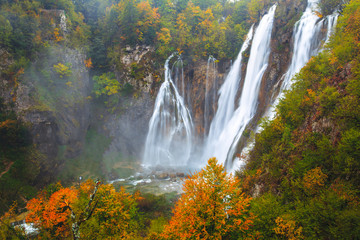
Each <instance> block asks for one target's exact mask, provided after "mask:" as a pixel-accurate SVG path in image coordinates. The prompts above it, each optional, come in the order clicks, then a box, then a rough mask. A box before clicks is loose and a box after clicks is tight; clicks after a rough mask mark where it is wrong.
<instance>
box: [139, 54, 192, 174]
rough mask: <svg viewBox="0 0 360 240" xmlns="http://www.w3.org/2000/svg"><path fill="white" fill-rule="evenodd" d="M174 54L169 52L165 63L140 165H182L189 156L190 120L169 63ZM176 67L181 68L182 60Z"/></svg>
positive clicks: (190, 141) (190, 144) (190, 140)
mask: <svg viewBox="0 0 360 240" xmlns="http://www.w3.org/2000/svg"><path fill="white" fill-rule="evenodd" d="M175 55H176V54H172V55H171V56H170V57H169V58H168V59H167V60H166V62H165V81H164V83H163V84H162V85H161V87H160V90H159V93H158V95H157V97H156V101H155V106H154V112H153V115H152V117H151V119H150V123H149V132H148V135H147V137H146V143H145V150H144V157H143V164H144V166H147V167H149V166H157V165H160V166H165V167H168V166H171V167H177V166H185V165H187V163H188V160H189V158H190V153H191V147H192V132H193V123H192V119H191V116H190V113H189V110H188V109H187V108H186V106H185V104H184V99H183V97H182V96H180V94H179V92H178V90H177V88H176V86H175V84H174V82H173V80H172V78H171V74H172V72H171V70H170V69H169V62H170V60H171V59H172V58H173V57H174V56H175ZM178 64H179V59H178ZM179 67H181V68H182V62H181V65H179ZM180 71H182V69H181V70H180ZM175 75H176V74H175ZM181 81H182V80H181ZM182 86H183V87H184V84H183V83H182Z"/></svg>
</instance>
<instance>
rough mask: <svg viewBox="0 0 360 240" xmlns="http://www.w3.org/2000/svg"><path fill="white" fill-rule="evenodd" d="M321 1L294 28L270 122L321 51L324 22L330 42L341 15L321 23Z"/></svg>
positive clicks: (313, 3) (312, 3) (311, 5)
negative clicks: (288, 59)
mask: <svg viewBox="0 0 360 240" xmlns="http://www.w3.org/2000/svg"><path fill="white" fill-rule="evenodd" d="M318 2H319V0H309V1H308V6H307V8H306V9H305V12H304V14H303V15H302V17H301V18H300V20H299V21H298V22H297V23H296V24H295V28H294V36H293V37H294V47H293V49H294V50H293V56H292V60H291V64H290V67H289V69H288V70H287V72H286V73H285V74H284V77H283V83H282V85H281V87H280V91H279V94H278V96H277V97H276V98H275V100H274V102H273V104H272V105H271V106H270V107H269V109H268V111H267V112H266V113H265V114H264V117H266V118H267V119H269V120H272V119H274V118H275V116H276V112H275V108H276V106H277V105H278V103H279V101H280V99H282V98H283V97H284V91H285V90H289V89H290V88H291V86H292V84H293V80H292V79H293V77H294V76H295V74H297V73H298V72H299V71H300V70H301V69H302V68H303V67H304V66H305V64H306V63H307V62H308V61H309V60H310V58H311V57H312V56H314V55H316V54H317V53H318V52H319V50H320V47H321V45H320V43H321V40H322V39H319V35H320V34H321V29H322V27H323V24H324V21H326V24H327V33H326V37H325V39H324V40H325V44H326V43H327V42H328V41H329V39H330V36H331V34H332V33H333V32H334V29H335V26H336V23H337V19H338V16H339V14H338V13H337V12H335V13H334V14H332V15H329V16H327V17H326V18H324V19H322V20H321V21H319V17H318V16H317V14H316V13H315V11H317V8H318V5H317V4H318ZM260 131H262V128H261V127H258V129H257V130H256V132H260ZM253 144H254V143H253V142H252V143H250V144H249V146H247V147H246V148H244V149H243V151H242V154H243V155H246V154H247V152H248V151H249V150H251V149H252V147H253ZM240 161H241V160H240V159H236V160H235V161H234V165H233V166H232V169H233V170H235V169H238V167H239V166H241V162H240Z"/></svg>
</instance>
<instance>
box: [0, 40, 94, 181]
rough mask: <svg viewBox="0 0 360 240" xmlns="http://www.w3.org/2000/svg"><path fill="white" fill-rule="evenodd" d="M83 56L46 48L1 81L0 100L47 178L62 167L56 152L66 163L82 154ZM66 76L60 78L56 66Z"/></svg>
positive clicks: (86, 89)
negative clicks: (20, 124) (21, 125)
mask: <svg viewBox="0 0 360 240" xmlns="http://www.w3.org/2000/svg"><path fill="white" fill-rule="evenodd" d="M84 60H85V55H84V54H82V53H81V52H79V51H77V50H73V49H69V48H67V47H64V46H54V47H50V48H49V49H48V51H46V52H44V53H41V54H40V55H39V58H38V59H37V61H35V62H33V63H32V64H31V66H30V67H29V68H28V69H27V70H25V72H24V74H22V75H20V76H19V77H18V80H17V83H16V84H15V85H14V83H13V81H14V80H13V79H6V78H2V79H1V84H2V86H1V89H2V91H0V94H1V95H0V96H1V97H2V98H3V99H4V100H5V102H6V103H8V105H12V106H13V109H14V110H15V112H16V113H17V116H18V118H20V119H22V120H23V121H24V122H25V123H27V124H28V126H29V128H30V132H31V134H32V139H33V143H34V144H35V146H36V147H37V149H38V150H39V151H40V153H42V154H43V155H44V158H43V159H44V162H42V163H41V166H42V167H41V171H42V172H41V174H42V175H44V176H48V177H50V176H52V175H53V174H54V173H55V172H56V171H57V169H58V167H59V166H60V165H61V164H62V162H61V161H60V159H59V156H58V155H59V147H60V146H64V147H65V152H64V155H65V156H66V157H68V158H72V157H75V156H77V155H79V154H80V153H81V150H82V145H83V143H84V139H85V134H86V131H87V128H88V126H89V120H90V103H89V100H88V96H89V95H90V85H89V84H90V81H89V80H90V79H89V72H88V69H86V67H85V64H84ZM59 63H61V64H65V65H67V66H69V69H70V72H69V73H68V74H67V75H66V76H60V75H59V73H58V72H57V71H56V70H55V67H54V66H55V65H57V64H59Z"/></svg>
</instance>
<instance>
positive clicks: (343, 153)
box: [0, 0, 360, 239]
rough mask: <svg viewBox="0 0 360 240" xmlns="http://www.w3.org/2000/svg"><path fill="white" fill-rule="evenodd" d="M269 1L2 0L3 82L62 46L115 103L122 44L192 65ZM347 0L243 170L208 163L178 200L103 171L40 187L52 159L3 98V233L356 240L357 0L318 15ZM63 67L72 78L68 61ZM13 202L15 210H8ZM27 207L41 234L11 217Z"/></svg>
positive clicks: (359, 138) (219, 49)
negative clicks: (51, 13) (80, 55)
mask: <svg viewBox="0 0 360 240" xmlns="http://www.w3.org/2000/svg"><path fill="white" fill-rule="evenodd" d="M273 2H275V1H270V0H269V1H266V0H251V1H250V0H249V1H237V2H235V3H232V2H228V1H215V0H213V1H205V0H204V1H201V0H193V1H187V0H178V1H175V2H172V1H167V0H162V1H135V0H125V1H120V2H119V1H113V0H89V1H81V0H75V1H70V0H61V1H55V0H33V1H31V0H25V1H10V0H9V1H7V0H0V6H1V11H0V13H1V14H0V23H1V24H0V47H1V48H0V50H1V54H2V57H3V58H4V59H6V60H7V63H8V64H6V66H5V67H3V65H1V78H2V79H8V80H9V79H10V80H11V81H10V82H11V86H10V87H14V88H16V87H17V85H18V81H19V80H20V81H21V79H22V78H21V76H22V75H23V74H24V69H26V68H27V67H28V66H29V64H30V63H31V62H33V61H36V60H37V59H38V57H39V53H41V52H42V51H46V49H47V48H48V47H49V46H50V45H52V46H53V45H66V46H67V47H69V48H77V49H80V51H83V52H84V53H86V54H87V56H88V58H87V61H86V62H85V63H84V64H86V65H87V67H89V68H90V67H92V70H91V71H92V75H94V76H95V77H94V81H95V84H94V87H95V88H94V95H95V97H96V95H100V96H102V97H104V98H107V97H109V96H110V95H112V94H115V93H119V92H122V91H125V92H127V91H130V90H124V89H122V86H120V85H119V83H118V82H117V81H116V79H115V76H114V75H113V74H112V73H111V71H114V70H116V69H117V70H120V69H121V68H122V67H123V66H122V64H121V62H119V59H120V57H121V56H122V54H123V52H124V48H126V46H127V45H130V46H135V45H152V46H156V58H157V59H159V62H161V60H162V59H164V58H165V57H166V56H167V55H168V54H169V53H171V52H173V51H176V50H177V51H179V52H184V53H186V54H187V55H188V56H191V57H192V58H193V59H194V60H197V59H200V58H206V57H207V55H208V54H209V53H211V54H214V55H215V56H216V57H217V58H226V59H232V58H233V57H234V54H235V53H236V52H237V51H238V48H239V46H240V45H241V42H242V39H243V36H244V35H245V33H246V30H247V29H248V28H249V26H250V25H251V23H252V22H256V21H258V19H259V17H260V16H261V14H262V13H263V9H264V8H265V6H268V5H269V4H270V3H273ZM340 4H344V5H343V7H340V8H339V10H340V11H341V15H340V17H339V20H338V25H337V27H336V33H335V34H334V36H332V38H331V40H330V42H329V43H328V44H327V45H326V47H325V49H323V50H322V51H321V52H320V53H319V55H318V56H315V57H313V58H311V60H310V61H309V63H308V64H307V65H306V66H305V67H304V68H303V69H302V71H301V72H300V73H299V74H297V75H296V77H295V81H296V83H295V84H294V87H293V89H292V90H290V91H288V92H287V93H286V94H285V97H284V99H282V100H281V101H280V104H279V105H278V107H277V109H276V117H275V119H274V120H272V121H268V120H266V119H264V120H262V127H263V131H262V132H261V133H259V134H256V136H255V140H256V142H255V146H254V148H253V150H252V151H251V152H250V153H249V156H247V159H246V165H245V166H244V168H243V169H241V171H239V172H237V173H236V175H235V176H232V175H227V174H226V173H225V171H224V167H223V166H221V165H219V164H217V162H216V159H213V158H212V159H210V160H209V161H208V165H207V166H206V167H205V168H204V169H203V170H202V171H200V172H198V173H194V175H193V176H191V177H189V178H188V179H187V180H186V181H185V183H184V194H182V195H181V196H173V195H162V196H153V195H150V194H148V195H142V194H140V193H135V194H130V193H127V192H125V190H124V189H122V188H120V189H115V187H114V186H113V185H111V184H105V183H101V181H99V180H97V181H93V180H87V181H85V182H83V183H81V184H80V183H78V184H74V183H73V184H72V186H70V184H69V186H63V185H61V184H60V183H57V184H51V185H49V186H47V187H46V188H44V189H42V190H41V191H39V192H36V190H37V189H39V188H40V187H41V185H42V184H41V183H42V182H41V181H42V179H41V171H42V169H43V168H48V167H49V166H48V164H49V163H47V162H44V160H43V158H42V157H43V156H42V155H41V154H40V153H39V151H38V150H37V149H36V146H35V145H34V143H31V140H30V138H29V131H28V126H27V125H26V124H25V123H23V121H22V120H20V118H18V117H17V116H16V114H15V112H14V111H13V110H12V108H13V106H12V105H11V104H9V103H6V104H5V103H3V101H1V102H0V142H1V145H0V154H1V155H0V186H1V188H0V193H1V195H0V204H1V205H0V210H1V211H2V212H6V213H5V215H3V216H2V217H0V238H2V239H27V238H31V239H358V238H359V236H360V205H359V204H360V199H359V197H360V192H359V189H360V162H359V161H360V108H359V106H360V0H350V1H346V4H345V2H344V1H340V0H339V1H337V0H322V1H321V4H320V7H321V11H322V12H321V13H320V12H319V15H321V14H323V15H326V14H328V13H331V12H332V11H333V10H334V9H335V8H338V7H339V6H340ZM40 9H42V10H40ZM46 9H47V10H49V9H64V10H65V11H66V16H67V20H66V21H67V29H68V30H67V33H62V32H61V31H63V30H61V29H60V28H57V27H55V28H54V27H53V26H54V24H53V23H51V21H44V18H43V17H41V14H44V10H46ZM45 12H46V11H45ZM223 16H224V17H226V18H225V20H224V19H223ZM45 19H46V18H45ZM55 26H56V24H55ZM136 67H137V66H135V70H138V69H137V68H136ZM135 70H134V76H135V75H136V74H138V71H135ZM54 71H58V74H59V75H62V76H66V74H67V72H68V71H69V67H68V66H66V65H57V68H54ZM127 88H131V86H127ZM12 97H16V95H14V96H12ZM98 101H100V100H98ZM98 141H99V142H103V143H102V144H103V145H105V143H106V141H105V140H103V139H100V140H98ZM14 200H19V206H17V205H16V204H15V205H12V207H10V206H11V202H13V201H14ZM25 205H26V207H25ZM171 208H173V210H172V213H171ZM21 212H27V217H26V220H27V222H28V223H33V224H34V226H35V227H37V229H38V231H37V232H36V233H33V236H26V235H25V232H24V231H23V229H20V228H14V227H12V226H11V225H10V222H11V221H13V219H14V216H16V215H18V214H19V213H21Z"/></svg>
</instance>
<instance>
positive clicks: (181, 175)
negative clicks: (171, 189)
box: [176, 172, 185, 178]
mask: <svg viewBox="0 0 360 240" xmlns="http://www.w3.org/2000/svg"><path fill="white" fill-rule="evenodd" d="M176 176H177V177H179V178H184V177H185V173H181V172H177V173H176Z"/></svg>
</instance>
